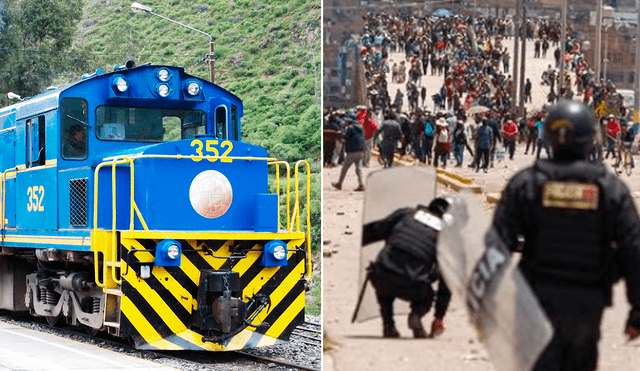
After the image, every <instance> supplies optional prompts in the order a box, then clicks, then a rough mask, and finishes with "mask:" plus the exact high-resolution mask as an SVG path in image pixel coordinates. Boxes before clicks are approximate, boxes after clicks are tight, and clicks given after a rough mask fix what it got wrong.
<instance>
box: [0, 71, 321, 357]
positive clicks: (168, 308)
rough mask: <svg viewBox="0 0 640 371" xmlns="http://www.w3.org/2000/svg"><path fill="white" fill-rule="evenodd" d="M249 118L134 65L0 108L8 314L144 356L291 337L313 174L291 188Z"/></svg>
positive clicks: (205, 91)
mask: <svg viewBox="0 0 640 371" xmlns="http://www.w3.org/2000/svg"><path fill="white" fill-rule="evenodd" d="M242 116H243V105H242V101H241V100H240V99H239V98H238V97H236V96H235V95H233V94H231V93H230V92H228V91H226V90H225V89H223V88H221V87H220V86H218V85H215V84H213V83H211V82H208V81H205V80H202V79H199V78H196V77H193V76H190V75H188V74H186V73H185V72H184V70H183V69H182V68H178V67H169V66H156V65H150V64H147V65H141V66H135V64H134V63H132V62H128V63H127V65H126V66H124V67H120V66H116V68H114V71H113V72H109V73H102V71H100V70H98V71H96V73H95V74H93V75H90V76H83V79H82V81H79V82H76V83H73V84H70V85H66V86H63V87H59V88H54V89H50V90H48V91H47V92H45V93H43V94H41V95H38V96H35V97H32V98H29V99H23V100H21V101H20V102H18V103H16V104H13V105H11V106H8V107H5V108H2V109H0V143H1V145H2V147H1V151H0V172H1V179H0V182H1V188H0V193H1V200H2V201H1V218H0V222H1V223H0V225H1V230H2V242H1V247H2V250H1V252H0V309H8V310H15V311H30V312H31V313H32V314H33V315H36V316H41V317H45V318H46V319H47V321H48V322H49V323H50V324H55V323H57V322H58V321H64V322H66V323H68V324H71V325H78V326H84V327H85V328H86V329H87V330H88V331H89V332H91V333H95V332H97V331H106V332H108V333H111V334H113V335H116V336H120V337H123V338H129V339H131V340H132V341H133V343H134V344H135V346H136V347H137V348H139V349H167V350H182V349H194V350H213V351H224V350H234V349H242V348H250V347H258V346H267V345H273V344H276V343H279V342H281V341H286V340H288V338H289V336H290V334H291V332H292V331H293V329H294V328H295V327H296V326H297V325H299V324H300V323H301V322H303V321H304V302H305V295H304V292H305V286H306V279H307V277H308V275H309V274H310V271H311V269H310V264H311V263H310V251H308V249H309V234H308V233H309V232H308V231H309V225H308V223H309V218H308V217H307V220H306V223H307V226H306V227H307V228H306V229H307V232H306V233H305V232H303V231H301V229H300V210H301V205H300V201H299V198H300V197H299V192H298V190H299V184H298V183H299V180H298V179H299V177H298V172H299V170H300V172H303V170H304V171H306V174H307V177H306V179H307V184H306V188H307V197H306V198H307V200H306V201H307V202H308V200H309V193H308V189H309V184H308V182H309V179H310V178H309V166H308V164H306V163H305V162H304V161H301V162H299V163H298V164H296V166H295V169H294V170H295V182H294V184H292V185H290V179H289V178H290V177H291V170H290V168H289V165H288V164H286V163H282V162H280V161H276V160H275V159H273V158H269V156H268V154H267V151H266V150H265V149H263V148H260V147H258V146H255V145H251V144H248V143H243V142H242V141H241V140H240V138H241V135H240V134H241V131H240V130H241V124H240V122H241V118H242ZM281 165H285V166H286V170H287V171H286V174H282V176H281V173H280V168H281ZM269 167H275V170H274V171H273V172H275V173H276V180H277V183H278V184H277V187H276V188H277V191H276V193H269V190H268V175H269ZM303 167H304V169H302V168H303ZM273 172H272V173H273ZM281 177H283V178H285V177H286V180H287V183H286V184H287V185H286V187H285V188H284V189H285V191H283V194H282V195H280V188H281V187H280V178H281ZM302 179H304V178H302ZM291 188H294V189H295V195H292V197H289V192H290V189H291ZM284 197H286V202H285V200H284ZM290 198H291V199H292V205H290V204H289V199H290ZM281 204H283V206H282V207H281ZM284 207H286V209H287V210H286V212H285V211H284V210H282V214H283V215H287V217H286V218H287V220H286V222H285V221H281V220H280V214H281V212H280V209H281V208H284ZM283 219H284V217H283Z"/></svg>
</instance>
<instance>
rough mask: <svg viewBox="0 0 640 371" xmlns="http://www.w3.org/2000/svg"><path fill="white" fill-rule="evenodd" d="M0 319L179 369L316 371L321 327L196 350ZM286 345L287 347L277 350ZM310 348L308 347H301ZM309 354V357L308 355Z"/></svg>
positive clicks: (24, 320)
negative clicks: (275, 341)
mask: <svg viewBox="0 0 640 371" xmlns="http://www.w3.org/2000/svg"><path fill="white" fill-rule="evenodd" d="M0 321H6V322H11V323H13V324H15V325H18V326H22V327H26V328H30V329H33V330H36V331H41V332H47V333H51V334H54V335H57V336H61V337H65V338H68V339H72V340H75V341H81V342H85V343H90V344H93V345H96V346H99V347H103V348H108V349H110V350H113V351H115V352H118V353H125V354H127V355H130V356H133V357H137V358H143V359H146V360H152V361H155V362H158V363H161V364H164V365H167V366H171V367H175V368H178V369H183V370H225V371H234V370H279V369H286V370H303V371H320V369H321V367H322V366H321V364H322V362H321V359H320V357H321V353H322V349H321V348H322V340H321V339H322V331H321V326H320V324H319V323H316V322H308V321H307V322H305V323H304V324H303V325H301V326H299V327H298V328H296V329H295V330H294V332H293V334H292V336H291V340H290V342H289V343H287V344H285V345H276V346H274V347H268V348H255V349H247V350H242V351H235V352H198V351H139V350H136V349H134V348H133V347H132V346H130V345H129V344H127V343H124V342H122V341H120V339H115V340H114V339H111V338H109V337H108V336H106V337H105V336H101V335H102V334H99V335H98V336H90V335H88V334H87V333H86V332H84V331H83V330H82V329H80V328H74V327H52V326H49V325H48V324H46V323H42V322H38V321H37V320H36V319H34V318H30V317H16V316H12V315H10V314H6V313H0ZM283 346H286V347H287V348H290V349H291V348H293V349H294V350H296V351H297V352H294V353H293V354H292V352H291V351H290V350H284V351H283V350H279V349H278V348H279V347H283ZM305 348H308V349H311V351H307V350H305ZM316 351H317V353H318V354H320V356H317V357H316V358H317V359H316V362H315V363H316V365H317V366H316V367H314V366H312V365H310V364H312V363H314V362H313V359H312V358H314V356H308V355H309V354H314V353H315V352H316ZM310 358H311V359H310Z"/></svg>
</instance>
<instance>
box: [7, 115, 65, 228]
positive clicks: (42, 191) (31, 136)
mask: <svg viewBox="0 0 640 371" xmlns="http://www.w3.org/2000/svg"><path fill="white" fill-rule="evenodd" d="M18 125H19V126H21V127H23V128H24V138H25V142H24V144H25V146H24V151H25V152H24V153H25V157H24V159H25V165H24V170H22V169H21V171H19V172H18V174H16V191H17V197H16V206H17V207H16V219H17V221H16V226H17V227H18V228H19V229H30V230H43V229H48V230H53V229H57V225H58V218H57V209H56V204H57V203H56V195H57V187H56V181H55V180H56V168H55V167H52V166H45V165H46V153H45V152H46V151H45V128H46V125H45V115H39V116H34V117H30V118H27V119H26V120H24V121H22V120H21V121H20V122H19V123H18ZM19 147H20V146H19ZM18 150H19V151H20V148H18Z"/></svg>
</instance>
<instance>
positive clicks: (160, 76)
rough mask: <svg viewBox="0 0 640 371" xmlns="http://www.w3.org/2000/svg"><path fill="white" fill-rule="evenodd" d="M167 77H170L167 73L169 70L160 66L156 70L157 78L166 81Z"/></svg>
mask: <svg viewBox="0 0 640 371" xmlns="http://www.w3.org/2000/svg"><path fill="white" fill-rule="evenodd" d="M169 77H171V76H170V75H169V71H168V70H167V69H165V68H161V69H160V70H158V79H160V81H162V82H166V81H167V80H169Z"/></svg>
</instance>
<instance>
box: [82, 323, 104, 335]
mask: <svg viewBox="0 0 640 371" xmlns="http://www.w3.org/2000/svg"><path fill="white" fill-rule="evenodd" d="M82 328H83V329H84V332H86V333H87V335H89V336H92V337H93V336H96V335H98V332H100V331H99V330H98V329H95V328H93V327H89V326H87V325H82Z"/></svg>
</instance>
